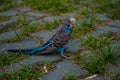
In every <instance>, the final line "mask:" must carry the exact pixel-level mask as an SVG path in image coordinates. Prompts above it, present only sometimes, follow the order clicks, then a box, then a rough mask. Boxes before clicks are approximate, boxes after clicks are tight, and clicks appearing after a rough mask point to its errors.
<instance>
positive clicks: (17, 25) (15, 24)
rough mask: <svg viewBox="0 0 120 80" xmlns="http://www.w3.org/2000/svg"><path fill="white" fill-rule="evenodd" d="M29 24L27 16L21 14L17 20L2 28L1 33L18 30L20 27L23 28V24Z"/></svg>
mask: <svg viewBox="0 0 120 80" xmlns="http://www.w3.org/2000/svg"><path fill="white" fill-rule="evenodd" d="M27 25H28V21H27V19H26V17H25V16H19V17H18V18H17V21H15V22H11V23H8V24H6V25H5V26H3V27H2V28H1V31H0V33H3V32H7V31H12V30H16V29H18V28H20V27H21V28H22V27H23V26H27Z"/></svg>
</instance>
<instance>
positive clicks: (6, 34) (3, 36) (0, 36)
mask: <svg viewBox="0 0 120 80" xmlns="http://www.w3.org/2000/svg"><path fill="white" fill-rule="evenodd" d="M16 33H17V34H21V33H22V31H21V30H20V29H18V30H15V31H9V32H4V33H2V34H0V41H4V40H8V39H13V38H15V37H17V35H16Z"/></svg>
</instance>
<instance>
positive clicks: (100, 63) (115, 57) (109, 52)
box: [74, 46, 120, 74]
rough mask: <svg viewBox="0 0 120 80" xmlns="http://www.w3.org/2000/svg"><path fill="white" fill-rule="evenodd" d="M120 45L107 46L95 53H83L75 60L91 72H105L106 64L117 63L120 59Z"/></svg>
mask: <svg viewBox="0 0 120 80" xmlns="http://www.w3.org/2000/svg"><path fill="white" fill-rule="evenodd" d="M119 50H120V47H114V48H113V47H111V46H106V47H104V48H101V49H99V50H98V51H97V52H93V53H90V52H88V53H83V54H79V55H78V56H76V57H74V61H75V62H76V63H77V64H78V65H80V66H82V67H83V68H85V69H87V70H88V71H89V73H90V74H99V73H101V74H105V69H106V67H107V65H106V64H109V63H112V64H114V65H116V63H117V61H119V59H120V52H119Z"/></svg>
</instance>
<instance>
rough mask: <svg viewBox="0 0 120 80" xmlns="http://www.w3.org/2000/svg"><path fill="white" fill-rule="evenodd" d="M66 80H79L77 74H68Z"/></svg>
mask: <svg viewBox="0 0 120 80" xmlns="http://www.w3.org/2000/svg"><path fill="white" fill-rule="evenodd" d="M64 80H77V76H76V75H75V74H70V73H69V74H66V75H65V79H64Z"/></svg>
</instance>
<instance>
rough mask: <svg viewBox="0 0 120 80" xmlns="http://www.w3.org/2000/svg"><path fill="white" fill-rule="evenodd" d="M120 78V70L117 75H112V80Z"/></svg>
mask: <svg viewBox="0 0 120 80" xmlns="http://www.w3.org/2000/svg"><path fill="white" fill-rule="evenodd" d="M119 79H120V72H119V73H118V74H117V75H116V76H114V77H112V79H111V80H119Z"/></svg>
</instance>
